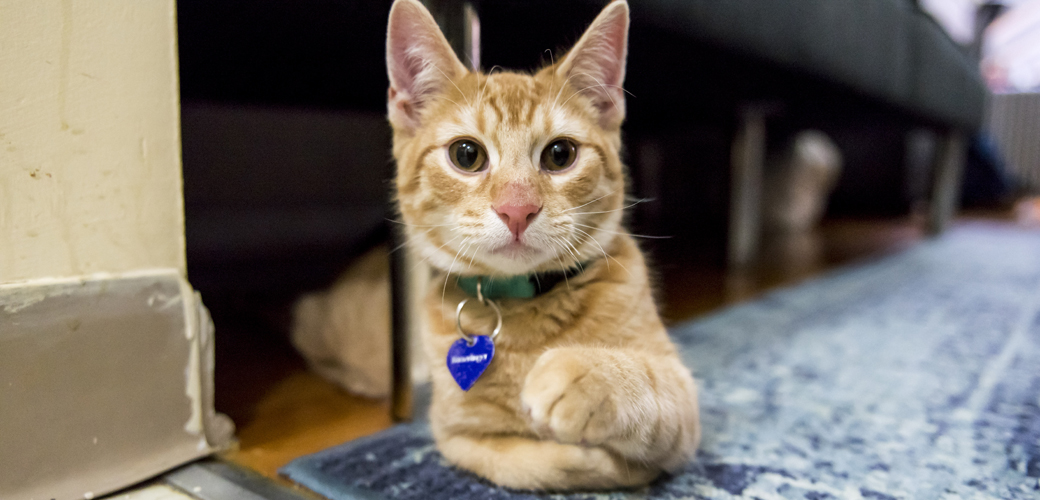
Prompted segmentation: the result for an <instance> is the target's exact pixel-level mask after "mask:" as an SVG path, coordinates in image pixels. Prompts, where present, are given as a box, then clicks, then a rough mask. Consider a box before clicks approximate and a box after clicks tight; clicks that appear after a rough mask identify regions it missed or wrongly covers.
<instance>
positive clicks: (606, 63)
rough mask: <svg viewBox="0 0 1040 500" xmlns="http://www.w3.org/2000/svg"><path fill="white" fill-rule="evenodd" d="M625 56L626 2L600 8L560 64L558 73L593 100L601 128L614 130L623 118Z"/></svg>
mask: <svg viewBox="0 0 1040 500" xmlns="http://www.w3.org/2000/svg"><path fill="white" fill-rule="evenodd" d="M627 57H628V2H626V1H625V0H616V1H614V2H611V3H610V4H609V5H607V6H606V7H604V8H603V11H602V12H600V13H599V15H598V16H596V19H595V20H594V21H592V24H591V25H590V26H589V28H588V29H587V30H585V34H584V35H582V36H581V39H580V40H578V43H577V44H575V45H574V48H573V49H571V51H570V52H569V53H568V54H567V57H565V58H564V60H563V61H561V62H560V66H559V69H560V74H562V75H565V78H569V79H570V83H571V85H572V86H574V87H575V89H576V90H578V91H580V92H582V93H583V94H584V95H586V96H589V97H590V98H592V102H593V104H594V105H595V106H596V109H597V110H598V111H599V116H600V120H599V122H600V126H601V127H603V128H604V129H608V130H610V129H614V128H617V127H620V126H621V122H622V121H624V119H625V91H624V90H623V89H622V88H621V84H623V83H624V82H625V59H626V58H627Z"/></svg>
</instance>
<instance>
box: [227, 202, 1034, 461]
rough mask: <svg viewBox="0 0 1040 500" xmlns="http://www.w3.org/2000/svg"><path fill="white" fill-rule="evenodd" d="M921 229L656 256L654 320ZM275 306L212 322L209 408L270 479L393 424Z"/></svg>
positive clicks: (686, 315) (844, 231)
mask: <svg viewBox="0 0 1040 500" xmlns="http://www.w3.org/2000/svg"><path fill="white" fill-rule="evenodd" d="M1031 203H1033V204H1032V205H1026V206H1024V208H1022V209H1020V212H1021V213H1026V214H1027V215H1033V216H1035V217H1036V220H1037V221H1040V202H1035V201H1034V202H1031ZM1034 212H1035V214H1034ZM977 218H985V219H991V220H992V219H998V220H1000V219H1005V220H1006V219H1009V218H1010V216H1009V214H1004V213H984V214H969V215H968V216H965V217H962V218H961V219H960V220H961V221H966V220H972V219H977ZM922 227H923V224H921V223H920V221H918V220H912V219H911V218H901V219H888V220H877V219H871V220H852V219H845V220H828V221H825V222H824V223H823V224H822V225H821V227H820V228H818V230H817V231H816V232H814V233H813V234H812V235H808V236H803V237H787V238H781V237H772V238H768V239H767V240H766V242H765V244H764V248H763V251H762V253H761V255H760V258H759V259H758V261H757V262H756V263H755V264H754V265H752V266H749V267H748V268H746V269H743V270H740V271H737V272H726V271H725V270H724V269H723V268H722V266H721V265H718V264H712V263H711V262H712V261H713V260H712V259H709V258H705V259H700V258H697V256H696V255H697V254H696V253H694V254H693V255H691V254H688V253H687V254H684V255H679V256H676V255H671V256H669V255H666V254H662V255H659V256H656V257H655V259H654V260H655V261H656V267H657V269H658V275H659V283H660V287H659V288H660V303H661V308H662V314H663V315H664V316H665V318H666V320H667V321H668V322H669V323H672V324H674V323H676V322H679V321H683V320H687V319H690V318H693V317H696V316H699V315H703V314H705V313H708V312H710V311H712V310H715V309H717V308H719V307H722V306H725V305H727V304H733V303H737V302H741V301H744V300H748V299H750V298H753V297H755V296H757V295H760V294H762V293H764V292H766V291H768V290H771V289H774V288H776V287H780V286H786V285H792V284H796V283H798V282H800V281H803V280H805V279H809V278H812V277H815V276H819V275H821V274H823V273H826V272H828V271H831V270H834V269H835V268H837V267H839V266H843V265H847V264H850V263H855V262H862V261H865V260H870V259H876V258H879V257H881V256H883V255H886V254H889V253H893V252H897V251H899V250H902V249H905V248H908V247H910V246H912V245H914V244H915V243H918V242H920V241H922V240H924V239H925V237H926V236H925V234H924V232H923V230H922V229H921V228H922ZM282 302H284V301H282ZM222 305H223V304H222ZM279 307H281V308H282V309H278V308H279ZM284 307H285V306H284V304H281V305H279V306H275V307H274V310H275V311H276V312H275V313H274V316H276V317H279V318H281V319H275V320H267V321H260V322H258V323H255V324H252V325H249V324H248V322H247V323H245V325H246V326H238V327H233V328H226V329H221V322H220V320H221V318H220V317H219V316H220V315H219V314H217V313H216V311H215V314H214V316H215V319H216V321H217V327H218V347H217V348H218V360H217V362H218V364H217V366H218V371H217V409H218V411H222V412H224V413H227V414H228V415H229V416H231V417H232V419H233V420H234V421H235V422H236V424H237V425H238V438H239V446H238V448H237V449H236V450H233V451H231V452H228V453H227V454H226V458H228V459H230V460H232V461H234V462H237V463H239V464H242V465H245V466H247V467H250V468H252V469H254V470H256V471H258V472H260V473H261V474H263V475H265V476H268V477H272V478H277V477H278V476H277V470H278V468H279V467H281V466H282V465H284V464H286V463H288V462H289V461H290V460H292V459H294V458H296V457H298V456H302V455H305V454H309V453H312V452H316V451H319V450H322V449H325V448H328V447H330V446H334V445H336V444H339V443H342V442H345V441H348V440H351V439H355V438H358V437H361V436H365V435H368V434H371V433H374V432H377V431H379V430H381V429H385V428H387V427H389V426H390V425H392V422H391V419H390V417H389V414H388V412H389V405H388V403H387V402H386V401H379V400H371V399H365V398H360V397H357V396H353V395H350V394H347V393H346V392H343V391H341V390H340V389H338V388H337V387H335V386H333V385H332V384H330V383H328V382H325V381H324V380H322V379H321V378H319V377H318V376H316V375H314V374H312V373H310V372H308V371H307V370H306V367H305V365H304V363H303V360H302V359H301V358H300V357H299V356H298V355H297V354H296V353H295V351H294V350H293V349H292V347H291V346H290V345H289V343H288V341H287V340H286V338H285V333H284V328H285V326H286V324H287V323H286V322H285V319H284V318H285V314H284V312H285V309H284ZM214 309H216V308H214ZM224 309H225V310H227V308H224ZM231 309H232V310H233V308H231ZM278 311H281V312H278ZM239 324H240V325H241V324H242V323H241V322H240V323H239ZM279 480H280V481H285V480H284V479H280V478H279Z"/></svg>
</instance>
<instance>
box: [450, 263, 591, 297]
mask: <svg viewBox="0 0 1040 500" xmlns="http://www.w3.org/2000/svg"><path fill="white" fill-rule="evenodd" d="M584 267H585V266H584V265H580V266H578V267H574V268H571V269H568V270H567V271H566V272H561V271H553V272H547V273H536V274H522V275H519V276H496V277H491V276H459V278H458V284H459V288H461V289H462V291H464V292H466V294H467V295H469V296H471V297H476V296H477V283H478V282H479V283H480V291H481V293H482V294H483V295H484V297H487V298H489V299H531V298H534V297H537V296H539V295H541V294H543V293H546V292H548V291H549V290H552V288H553V287H555V286H556V285H558V284H559V283H560V282H562V281H567V280H569V279H571V278H573V277H575V276H577V275H579V274H581V272H582V271H583V270H584Z"/></svg>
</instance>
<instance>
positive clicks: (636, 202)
mask: <svg viewBox="0 0 1040 500" xmlns="http://www.w3.org/2000/svg"><path fill="white" fill-rule="evenodd" d="M648 201H650V200H649V199H647V198H643V199H641V200H636V201H635V203H632V204H630V205H625V206H623V207H621V208H615V209H614V210H603V211H600V212H576V213H573V214H571V215H592V214H609V213H610V212H620V211H621V210H625V209H627V208H632V207H634V206H636V205H638V204H640V203H646V202H648Z"/></svg>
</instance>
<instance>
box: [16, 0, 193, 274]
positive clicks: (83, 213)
mask: <svg viewBox="0 0 1040 500" xmlns="http://www.w3.org/2000/svg"><path fill="white" fill-rule="evenodd" d="M174 13H175V9H174V2H173V0H160V1H147V2H141V1H135V0H106V1H103V2H88V1H73V0H61V1H40V0H4V1H3V2H0V283H10V282H15V281H19V280H26V279H32V278H43V277H62V276H75V275H83V274H93V273H98V272H111V273H116V272H122V271H128V270H133V269H141V268H175V269H178V270H180V272H181V274H182V275H183V274H184V273H185V263H184V230H183V228H184V216H183V201H182V193H181V190H182V188H181V176H180V136H179V134H180V132H179V130H180V127H179V116H178V105H179V103H178V89H177V57H176V54H177V53H176V47H177V45H176V27H175V15H174Z"/></svg>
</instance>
